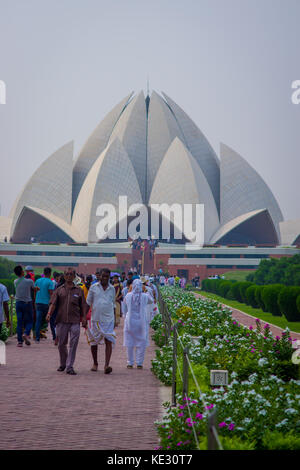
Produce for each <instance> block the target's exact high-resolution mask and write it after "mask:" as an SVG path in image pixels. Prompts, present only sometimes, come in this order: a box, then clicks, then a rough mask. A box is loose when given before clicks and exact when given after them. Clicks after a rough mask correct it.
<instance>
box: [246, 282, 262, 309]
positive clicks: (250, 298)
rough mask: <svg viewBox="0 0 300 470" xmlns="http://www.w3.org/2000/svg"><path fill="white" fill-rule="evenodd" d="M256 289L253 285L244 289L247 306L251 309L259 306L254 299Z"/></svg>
mask: <svg viewBox="0 0 300 470" xmlns="http://www.w3.org/2000/svg"><path fill="white" fill-rule="evenodd" d="M256 287H257V286H256V285H255V284H252V285H251V286H250V287H248V288H247V289H246V297H247V304H248V305H251V307H253V308H259V305H258V303H257V301H256V297H255V293H256Z"/></svg>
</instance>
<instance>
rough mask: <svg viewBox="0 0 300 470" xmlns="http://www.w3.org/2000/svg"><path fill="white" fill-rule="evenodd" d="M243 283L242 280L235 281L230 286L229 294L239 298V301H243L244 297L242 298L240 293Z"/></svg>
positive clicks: (235, 298)
mask: <svg viewBox="0 0 300 470" xmlns="http://www.w3.org/2000/svg"><path fill="white" fill-rule="evenodd" d="M241 284H242V283H241V282H235V283H234V284H232V286H231V288H230V292H229V295H232V296H233V300H237V301H238V302H242V298H241V294H240V285H241ZM230 293H231V294H230ZM228 298H230V297H228Z"/></svg>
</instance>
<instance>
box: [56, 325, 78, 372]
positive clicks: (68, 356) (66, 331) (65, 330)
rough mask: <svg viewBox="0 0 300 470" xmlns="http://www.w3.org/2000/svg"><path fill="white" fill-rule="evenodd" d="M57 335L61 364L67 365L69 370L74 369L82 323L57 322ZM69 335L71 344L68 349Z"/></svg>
mask: <svg viewBox="0 0 300 470" xmlns="http://www.w3.org/2000/svg"><path fill="white" fill-rule="evenodd" d="M56 335H57V337H58V351H59V356H60V365H61V366H62V367H66V368H67V370H69V369H72V368H73V364H74V362H75V357H76V350H77V346H78V341H79V336H80V323H57V325H56ZM69 336H70V344H69V351H68V348H67V344H68V339H69Z"/></svg>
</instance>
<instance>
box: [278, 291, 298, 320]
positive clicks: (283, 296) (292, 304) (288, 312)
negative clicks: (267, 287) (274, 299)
mask: <svg viewBox="0 0 300 470" xmlns="http://www.w3.org/2000/svg"><path fill="white" fill-rule="evenodd" d="M298 295H300V287H284V288H283V289H281V291H280V293H279V296H278V305H279V308H280V312H281V314H282V315H284V316H285V317H286V319H287V320H288V321H300V312H299V311H298V309H297V305H296V300H297V297H298Z"/></svg>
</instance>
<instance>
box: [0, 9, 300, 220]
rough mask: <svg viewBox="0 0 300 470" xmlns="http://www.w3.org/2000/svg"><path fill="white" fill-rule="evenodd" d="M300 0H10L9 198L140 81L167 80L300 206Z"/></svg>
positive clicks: (0, 63)
mask: <svg viewBox="0 0 300 470" xmlns="http://www.w3.org/2000/svg"><path fill="white" fill-rule="evenodd" d="M299 18H300V1H299V0H280V1H279V0H151V1H150V0H148V1H146V0H107V1H104V0H0V80H3V81H5V83H6V86H7V103H6V105H0V162H1V167H0V168H1V183H0V204H1V206H2V212H1V215H8V213H9V211H10V209H11V206H12V204H13V202H14V200H15V198H16V197H17V194H18V192H19V191H20V190H21V189H22V187H23V185H24V184H25V183H26V182H27V180H28V179H29V178H30V176H31V175H32V173H33V172H34V171H35V170H36V169H37V168H38V166H39V165H40V164H41V163H42V162H43V161H44V160H45V159H46V158H47V157H48V156H49V155H50V154H51V153H53V152H54V151H55V150H57V149H58V148H59V147H60V146H62V145H63V144H65V143H67V142H68V141H70V140H73V139H74V141H75V151H76V152H75V155H76V154H77V153H78V151H79V150H80V148H81V146H82V145H83V144H84V142H85V140H86V139H87V138H88V136H89V135H90V134H91V132H92V131H93V129H94V128H95V126H96V125H97V124H98V122H99V121H100V120H101V119H102V118H103V117H104V116H105V114H106V113H107V112H108V111H110V109H111V108H112V107H113V106H114V105H115V104H116V103H117V102H119V101H120V100H121V99H122V98H124V97H125V96H126V95H127V94H128V93H129V92H131V91H132V90H135V91H139V90H141V89H144V90H145V91H146V82H147V75H148V74H149V76H150V90H151V89H155V90H156V91H158V92H160V91H165V92H166V93H167V94H168V95H169V96H170V97H171V98H172V99H173V100H174V101H175V102H177V103H178V104H179V105H180V106H181V107H182V108H183V109H184V110H185V111H186V112H187V114H188V115H189V116H190V117H191V118H192V119H193V120H194V121H195V122H196V124H197V125H198V126H199V127H200V129H201V130H202V132H204V134H205V135H206V137H207V138H208V140H209V141H210V143H211V144H212V146H213V147H214V149H215V151H216V152H217V154H218V155H219V143H220V142H224V143H226V144H227V145H229V146H231V147H232V148H233V149H234V150H236V151H237V152H239V153H240V154H241V155H242V156H243V157H244V158H245V159H246V160H247V161H248V162H249V163H250V164H251V165H252V166H253V167H254V168H255V169H256V170H257V171H258V173H259V174H260V175H261V176H262V177H263V178H264V180H265V181H266V183H267V184H268V185H269V187H270V188H271V190H272V191H273V193H274V195H275V197H276V198H277V201H278V203H279V205H280V207H281V209H282V212H283V215H284V217H285V219H293V218H300V204H299V199H300V198H299V196H300V189H299V187H300V180H299V176H300V158H299V157H300V127H299V123H300V104H299V105H294V104H292V102H291V95H292V89H291V83H292V82H293V81H294V80H296V79H300V53H299V44H300V24H299Z"/></svg>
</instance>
